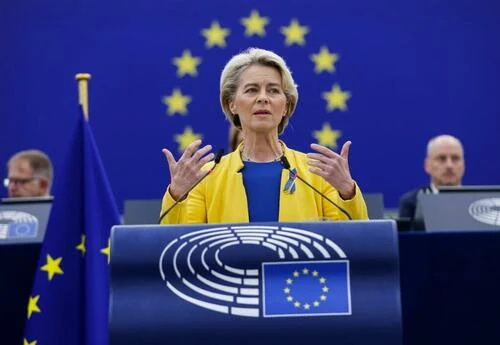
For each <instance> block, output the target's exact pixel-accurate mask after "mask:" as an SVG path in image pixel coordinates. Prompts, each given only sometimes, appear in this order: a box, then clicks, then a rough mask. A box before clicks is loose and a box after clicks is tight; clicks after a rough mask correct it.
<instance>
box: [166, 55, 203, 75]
mask: <svg viewBox="0 0 500 345" xmlns="http://www.w3.org/2000/svg"><path fill="white" fill-rule="evenodd" d="M172 63H173V64H174V65H176V66H177V76H179V77H183V76H185V75H186V74H189V75H190V76H193V77H196V76H197V75H198V71H197V69H196V68H197V67H198V65H199V64H200V63H201V58H199V57H196V56H193V55H191V52H190V51H189V50H184V51H183V52H182V56H181V57H176V58H173V59H172Z"/></svg>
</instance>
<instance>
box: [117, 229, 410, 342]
mask: <svg viewBox="0 0 500 345" xmlns="http://www.w3.org/2000/svg"><path fill="white" fill-rule="evenodd" d="M111 252H112V259H111V292H110V293H111V297H110V302H111V303H110V325H109V329H110V344H111V345H115V344H122V345H124V344H169V345H177V344H184V345H191V344H204V345H209V344H213V345H215V344H217V345H224V344H287V345H295V344H297V345H298V344H306V343H311V344H316V345H323V344H325V345H326V344H338V345H347V344H349V345H357V344H367V343H369V344H378V345H401V344H402V321H401V301H400V292H399V291H400V289H399V264H398V242H397V231H396V225H395V223H394V221H392V220H376V221H350V222H315V223H250V224H201V225H182V226H173V225H170V226H160V225H155V226H147V225H142V226H141V225H138V226H115V227H113V229H112V232H111Z"/></svg>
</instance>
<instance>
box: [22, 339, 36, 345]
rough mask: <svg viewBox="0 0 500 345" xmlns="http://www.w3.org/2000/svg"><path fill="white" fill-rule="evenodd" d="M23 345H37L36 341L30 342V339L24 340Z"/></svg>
mask: <svg viewBox="0 0 500 345" xmlns="http://www.w3.org/2000/svg"><path fill="white" fill-rule="evenodd" d="M23 345H36V340H33V341H29V340H28V339H26V338H24V340H23Z"/></svg>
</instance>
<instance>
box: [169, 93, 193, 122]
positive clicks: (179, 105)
mask: <svg viewBox="0 0 500 345" xmlns="http://www.w3.org/2000/svg"><path fill="white" fill-rule="evenodd" d="M163 103H164V104H165V105H166V106H167V107H168V109H167V114H168V115H170V116H172V115H174V114H175V113H178V114H181V115H186V114H187V112H188V110H187V105H188V104H189V103H191V97H189V96H185V95H183V94H182V91H181V90H179V89H174V91H173V92H172V94H171V95H170V96H165V97H163Z"/></svg>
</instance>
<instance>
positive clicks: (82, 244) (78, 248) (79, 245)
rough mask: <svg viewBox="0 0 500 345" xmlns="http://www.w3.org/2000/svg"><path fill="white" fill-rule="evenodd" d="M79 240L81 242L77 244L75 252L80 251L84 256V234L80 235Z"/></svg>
mask: <svg viewBox="0 0 500 345" xmlns="http://www.w3.org/2000/svg"><path fill="white" fill-rule="evenodd" d="M81 239H82V240H81V242H80V244H78V245H77V246H76V247H75V248H76V250H79V251H81V252H82V256H84V255H85V252H86V251H87V248H85V239H86V237H85V234H82V237H81Z"/></svg>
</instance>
